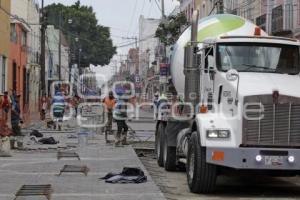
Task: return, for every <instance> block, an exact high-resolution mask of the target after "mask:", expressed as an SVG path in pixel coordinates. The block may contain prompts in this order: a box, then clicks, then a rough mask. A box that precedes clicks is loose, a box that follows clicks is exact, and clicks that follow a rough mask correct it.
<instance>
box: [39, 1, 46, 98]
mask: <svg viewBox="0 0 300 200" xmlns="http://www.w3.org/2000/svg"><path fill="white" fill-rule="evenodd" d="M40 20H41V57H40V65H41V95H42V96H43V95H44V94H46V84H45V83H46V79H45V74H46V69H45V53H46V46H45V45H46V44H45V43H46V29H47V25H46V20H45V11H44V0H42V8H41V19H40Z"/></svg>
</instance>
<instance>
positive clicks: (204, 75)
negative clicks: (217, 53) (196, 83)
mask: <svg viewBox="0 0 300 200" xmlns="http://www.w3.org/2000/svg"><path fill="white" fill-rule="evenodd" d="M201 63H202V67H201V103H202V104H203V105H205V106H207V107H208V110H213V93H214V71H215V59H214V48H213V47H208V48H205V49H204V51H203V52H202V62H201Z"/></svg>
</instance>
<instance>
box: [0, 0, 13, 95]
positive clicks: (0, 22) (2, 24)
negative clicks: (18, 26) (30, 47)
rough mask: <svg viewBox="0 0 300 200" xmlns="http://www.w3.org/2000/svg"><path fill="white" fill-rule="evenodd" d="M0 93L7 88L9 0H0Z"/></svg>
mask: <svg viewBox="0 0 300 200" xmlns="http://www.w3.org/2000/svg"><path fill="white" fill-rule="evenodd" d="M0 6H1V9H0V34H1V37H0V95H1V94H3V92H4V91H7V90H8V87H7V68H8V67H7V66H8V58H9V50H10V49H9V48H10V16H9V15H8V13H10V6H11V0H1V1H0Z"/></svg>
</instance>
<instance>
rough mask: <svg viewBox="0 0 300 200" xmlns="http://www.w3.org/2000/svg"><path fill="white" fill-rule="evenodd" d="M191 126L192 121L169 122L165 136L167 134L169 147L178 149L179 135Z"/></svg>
mask: <svg viewBox="0 0 300 200" xmlns="http://www.w3.org/2000/svg"><path fill="white" fill-rule="evenodd" d="M190 125H191V123H190V121H176V120H170V121H168V124H167V127H166V130H165V134H167V138H168V141H167V143H168V146H169V147H176V146H177V135H178V133H179V132H180V131H181V130H182V129H185V128H189V127H190Z"/></svg>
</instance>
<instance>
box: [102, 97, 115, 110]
mask: <svg viewBox="0 0 300 200" xmlns="http://www.w3.org/2000/svg"><path fill="white" fill-rule="evenodd" d="M103 102H104V104H105V105H106V107H107V109H109V110H112V109H113V108H114V107H115V105H116V100H115V99H110V98H109V97H105V99H104V101H103Z"/></svg>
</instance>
